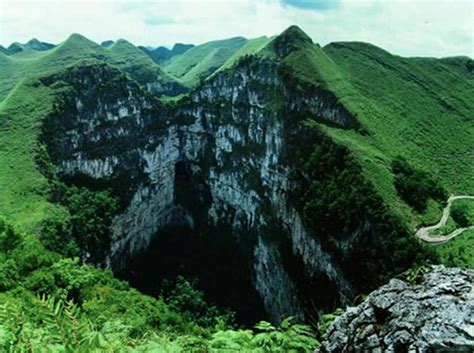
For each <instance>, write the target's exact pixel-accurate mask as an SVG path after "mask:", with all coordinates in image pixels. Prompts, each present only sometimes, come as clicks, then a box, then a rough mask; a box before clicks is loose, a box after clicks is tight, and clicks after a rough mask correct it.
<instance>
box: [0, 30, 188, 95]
mask: <svg viewBox="0 0 474 353" xmlns="http://www.w3.org/2000/svg"><path fill="white" fill-rule="evenodd" d="M20 54H22V53H20ZM20 54H16V55H12V56H6V55H4V54H2V53H0V66H1V67H2V69H1V70H0V101H1V100H3V99H5V97H6V96H7V95H8V93H9V92H10V91H11V90H12V89H13V88H14V87H15V85H16V84H18V83H19V82H20V80H21V79H22V78H24V77H25V76H27V75H31V74H37V73H41V72H47V71H50V70H58V69H62V68H65V67H67V66H70V65H72V64H74V63H77V62H78V61H80V60H84V59H95V60H101V61H105V62H107V63H109V64H112V65H115V66H117V67H119V68H120V69H122V70H123V71H124V72H126V73H127V74H128V75H130V77H131V78H132V79H134V80H136V81H137V82H139V83H140V84H141V85H146V84H148V83H155V82H158V83H160V84H165V85H174V86H175V90H177V91H178V93H181V92H179V91H180V89H179V87H182V85H180V84H179V83H178V82H177V81H176V80H175V79H174V78H172V77H171V76H169V75H168V74H166V73H165V72H164V71H163V70H162V69H161V68H160V67H159V66H158V65H157V64H156V63H155V62H154V61H153V60H152V59H151V58H150V57H149V56H148V55H146V54H145V53H144V52H142V51H141V50H140V49H138V48H136V47H135V46H133V45H132V44H130V43H128V42H127V41H125V40H119V41H117V42H116V43H114V44H113V45H112V46H110V47H108V48H103V47H101V46H100V45H99V44H96V43H94V42H92V41H90V40H88V39H87V38H85V37H83V36H81V35H79V34H73V35H71V36H70V37H69V38H68V39H67V40H66V41H64V42H63V43H61V44H59V45H58V46H56V47H54V48H52V49H49V50H45V51H34V50H30V51H29V52H28V53H25V54H22V55H20ZM181 91H182V89H181Z"/></svg>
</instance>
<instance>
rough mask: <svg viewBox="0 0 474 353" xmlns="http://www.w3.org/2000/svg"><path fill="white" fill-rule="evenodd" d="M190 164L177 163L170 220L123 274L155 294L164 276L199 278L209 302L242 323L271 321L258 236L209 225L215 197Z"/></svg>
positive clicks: (140, 288)
mask: <svg viewBox="0 0 474 353" xmlns="http://www.w3.org/2000/svg"><path fill="white" fill-rule="evenodd" d="M191 167H192V166H190V165H189V164H187V163H185V162H180V163H177V164H176V167H175V206H173V207H174V209H173V212H172V217H170V222H168V224H167V225H166V226H165V227H163V228H162V229H160V231H158V233H157V234H156V236H155V237H154V239H153V240H152V242H151V243H150V245H149V246H148V248H147V249H146V250H145V251H144V252H143V253H141V254H139V255H138V256H135V257H134V258H133V259H131V261H130V262H129V264H128V266H127V268H126V269H124V270H123V271H122V272H121V273H118V276H119V277H120V278H123V279H125V280H127V281H129V283H130V285H131V286H133V287H135V288H137V289H139V290H140V291H141V292H143V293H146V294H150V295H154V296H156V295H159V294H160V292H161V290H162V289H163V281H164V280H171V281H173V280H175V279H176V277H177V276H183V277H185V278H187V279H197V280H198V289H199V290H202V291H203V293H204V296H205V298H206V300H207V301H208V302H210V303H213V304H215V305H217V306H218V307H221V308H223V309H224V308H229V309H230V310H232V311H234V312H235V314H236V321H237V323H238V324H243V325H252V324H254V323H255V322H257V321H259V320H263V319H268V318H267V315H266V314H265V311H264V309H263V303H262V302H261V300H260V297H259V295H258V294H257V292H256V290H255V289H254V287H253V285H252V281H251V263H252V262H251V256H252V251H251V249H252V247H253V246H252V243H251V242H252V239H254V237H253V235H250V234H248V235H243V236H238V237H236V236H235V235H234V234H232V229H231V227H230V225H225V224H223V225H219V226H216V227H212V228H211V227H209V226H208V223H207V211H208V209H209V206H210V204H211V203H212V198H211V196H210V193H209V189H208V187H207V185H206V182H205V180H204V179H203V178H201V177H200V176H199V173H196V172H195V171H193V169H192V168H191ZM190 220H191V221H190ZM249 249H250V250H249Z"/></svg>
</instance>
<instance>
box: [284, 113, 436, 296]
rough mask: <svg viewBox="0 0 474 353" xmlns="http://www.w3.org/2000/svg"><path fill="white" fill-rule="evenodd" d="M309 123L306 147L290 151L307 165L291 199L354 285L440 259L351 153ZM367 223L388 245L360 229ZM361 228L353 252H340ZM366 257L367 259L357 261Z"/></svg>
mask: <svg viewBox="0 0 474 353" xmlns="http://www.w3.org/2000/svg"><path fill="white" fill-rule="evenodd" d="M307 126H308V128H310V129H311V130H310V131H311V132H312V133H311V134H307V136H306V138H305V139H304V140H302V141H301V143H303V144H304V148H303V149H300V150H298V151H297V150H294V151H293V150H292V151H290V155H291V158H292V160H293V162H294V163H296V164H297V165H303V166H304V172H303V173H301V174H300V173H298V174H297V175H295V178H296V179H297V180H298V183H297V185H299V187H298V188H296V189H295V190H294V192H293V194H292V200H293V203H294V204H296V205H297V207H298V208H299V209H300V210H301V211H302V214H304V215H305V218H306V221H307V224H309V225H310V227H311V229H312V230H313V231H314V233H315V234H316V235H317V236H318V239H319V240H320V241H322V242H323V243H326V244H327V245H328V247H329V248H330V249H332V251H333V252H334V253H335V254H336V258H337V259H338V261H339V262H340V263H341V267H342V270H343V271H344V273H345V274H349V275H350V276H351V278H352V281H353V283H354V285H355V286H356V287H357V288H358V289H359V290H360V291H362V292H366V291H369V290H371V288H374V287H375V286H377V284H379V283H383V282H384V281H386V280H388V279H389V278H390V277H393V276H395V275H397V274H398V273H401V272H403V271H405V270H406V269H408V268H410V267H411V266H412V265H414V264H417V263H419V264H421V263H424V262H430V261H436V260H437V259H436V256H435V255H434V253H433V252H432V251H430V249H429V248H428V247H426V246H422V245H421V244H420V243H418V242H415V241H414V240H413V235H412V234H411V232H410V231H409V229H408V227H407V224H406V222H404V221H403V219H400V218H399V217H397V215H396V214H394V213H393V212H392V211H391V210H390V209H389V208H388V207H387V205H386V204H385V203H384V200H383V199H382V198H381V197H380V196H379V195H377V193H376V191H375V190H374V187H373V185H372V184H371V182H370V181H369V180H367V179H366V177H365V175H364V173H363V171H362V168H361V166H360V164H359V163H358V161H357V159H356V158H355V157H354V155H353V154H352V153H351V151H350V150H349V149H348V148H347V147H345V146H344V145H340V144H335V143H334V142H333V141H332V140H331V139H330V138H328V137H327V136H325V135H324V133H322V132H321V131H320V128H319V127H318V124H317V123H315V122H314V121H308V122H307ZM302 175H304V177H303V176H302ZM368 222H370V224H371V225H372V226H373V227H374V228H375V229H377V231H379V232H382V234H383V236H384V239H383V242H384V246H383V247H380V245H378V244H377V242H378V241H377V239H376V237H375V236H374V234H373V233H372V232H371V231H367V230H364V229H359V227H360V225H361V224H364V223H365V224H367V223H368ZM357 231H358V232H360V233H361V234H360V236H359V237H358V239H354V240H353V243H352V246H353V248H354V250H353V251H352V252H351V255H348V254H344V253H339V250H338V248H339V244H338V243H339V241H340V240H341V238H340V236H341V235H346V234H347V233H348V232H357ZM388 254H390V255H389V256H388ZM361 256H363V257H364V261H358V260H357V258H359V257H361Z"/></svg>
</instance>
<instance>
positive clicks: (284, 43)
mask: <svg viewBox="0 0 474 353" xmlns="http://www.w3.org/2000/svg"><path fill="white" fill-rule="evenodd" d="M273 43H274V44H273V45H274V48H275V51H276V52H277V54H279V55H281V56H286V55H288V54H289V53H291V52H293V51H295V50H300V49H302V48H305V47H307V46H308V45H313V40H312V39H311V38H310V37H309V36H308V35H307V34H306V33H305V32H304V31H303V30H302V29H301V28H299V27H298V26H295V25H293V26H290V27H288V28H287V29H286V30H284V31H283V32H282V33H281V34H280V35H279V36H277V37H276V38H275V39H274V41H273Z"/></svg>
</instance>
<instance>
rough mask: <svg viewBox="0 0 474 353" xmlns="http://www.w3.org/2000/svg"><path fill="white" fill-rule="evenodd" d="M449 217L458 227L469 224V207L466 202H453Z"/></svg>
mask: <svg viewBox="0 0 474 353" xmlns="http://www.w3.org/2000/svg"><path fill="white" fill-rule="evenodd" d="M451 217H453V220H454V222H456V224H457V225H458V226H459V227H462V228H465V227H469V226H471V219H470V215H469V207H468V206H467V205H466V204H460V203H453V204H452V206H451Z"/></svg>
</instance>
